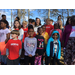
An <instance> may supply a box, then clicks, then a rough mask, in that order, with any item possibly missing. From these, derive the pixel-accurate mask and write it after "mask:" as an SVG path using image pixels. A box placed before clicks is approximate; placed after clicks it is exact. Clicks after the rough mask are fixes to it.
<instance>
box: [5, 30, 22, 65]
mask: <svg viewBox="0 0 75 75" xmlns="http://www.w3.org/2000/svg"><path fill="white" fill-rule="evenodd" d="M19 35H20V33H19V31H17V30H13V31H11V37H12V39H10V40H9V41H8V43H7V45H6V55H7V65H19V57H20V55H21V50H22V44H21V41H20V40H19V39H18V38H17V37H18V36H19Z"/></svg>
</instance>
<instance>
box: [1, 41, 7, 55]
mask: <svg viewBox="0 0 75 75" xmlns="http://www.w3.org/2000/svg"><path fill="white" fill-rule="evenodd" d="M0 51H1V55H6V44H5V42H0Z"/></svg>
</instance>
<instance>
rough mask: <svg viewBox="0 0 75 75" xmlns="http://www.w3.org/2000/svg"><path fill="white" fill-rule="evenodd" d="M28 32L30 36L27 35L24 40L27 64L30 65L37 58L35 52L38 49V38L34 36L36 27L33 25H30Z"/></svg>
mask: <svg viewBox="0 0 75 75" xmlns="http://www.w3.org/2000/svg"><path fill="white" fill-rule="evenodd" d="M28 34H29V37H26V38H25V40H24V50H25V59H24V60H25V62H24V64H25V65H29V62H30V63H31V65H34V60H35V52H36V49H37V39H36V38H35V37H33V34H34V28H33V26H32V25H29V26H28Z"/></svg>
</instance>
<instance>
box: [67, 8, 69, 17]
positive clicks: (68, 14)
mask: <svg viewBox="0 0 75 75" xmlns="http://www.w3.org/2000/svg"><path fill="white" fill-rule="evenodd" d="M67 17H69V9H67Z"/></svg>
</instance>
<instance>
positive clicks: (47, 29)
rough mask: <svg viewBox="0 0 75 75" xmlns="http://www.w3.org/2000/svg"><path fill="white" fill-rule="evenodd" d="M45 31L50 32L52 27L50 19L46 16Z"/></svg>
mask: <svg viewBox="0 0 75 75" xmlns="http://www.w3.org/2000/svg"><path fill="white" fill-rule="evenodd" d="M45 26H46V32H47V33H48V35H49V32H50V30H52V29H53V28H54V27H53V26H52V25H51V24H50V19H49V18H47V19H46V25H45Z"/></svg>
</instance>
